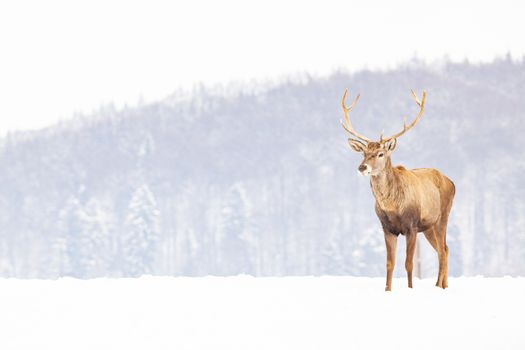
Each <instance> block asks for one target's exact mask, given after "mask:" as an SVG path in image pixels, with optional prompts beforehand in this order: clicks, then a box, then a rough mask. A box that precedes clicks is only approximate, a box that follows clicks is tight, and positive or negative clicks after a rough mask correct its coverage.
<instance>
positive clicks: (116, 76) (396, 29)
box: [0, 0, 525, 135]
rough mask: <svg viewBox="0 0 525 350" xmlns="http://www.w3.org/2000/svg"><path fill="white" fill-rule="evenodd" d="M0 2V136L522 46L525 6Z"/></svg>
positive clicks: (410, 1)
mask: <svg viewBox="0 0 525 350" xmlns="http://www.w3.org/2000/svg"><path fill="white" fill-rule="evenodd" d="M458 2H459V0H452V1H451V0H445V1H433V4H432V5H423V4H424V3H427V2H424V1H418V0H397V1H388V0H378V1H365V0H362V1H359V2H353V1H349V0H346V1H344V0H343V1H337V0H324V1H318V2H307V1H301V2H286V3H285V2H284V1H283V0H264V1H259V2H249V1H234V0H220V1H213V0H200V1H143V2H138V1H83V2H74V1H55V0H46V1H9V2H8V3H7V2H5V1H3V0H0V135H1V134H5V133H6V132H7V131H8V130H16V129H34V128H40V127H43V126H47V125H50V124H52V123H54V122H56V121H58V120H60V119H65V118H68V117H70V116H72V114H73V113H74V112H75V111H77V112H84V113H89V112H90V111H92V110H93V109H96V108H98V107H99V106H100V105H102V104H107V103H109V102H114V103H115V104H116V105H117V106H122V105H123V104H124V103H127V104H128V105H135V104H136V103H137V102H138V101H139V98H140V97H142V98H143V99H144V100H145V101H153V100H157V99H161V98H163V97H165V96H166V95H168V94H169V93H171V92H172V91H174V90H175V89H177V88H180V87H182V88H185V89H190V88H191V87H192V86H194V85H195V84H197V83H204V84H206V85H212V84H215V83H223V82H229V81H232V80H241V81H250V80H252V79H275V78H279V77H282V76H284V75H287V74H293V73H297V72H303V71H307V72H310V73H312V74H321V75H325V74H329V73H330V72H332V71H333V70H335V69H337V68H345V69H348V70H351V71H353V70H357V69H359V68H363V67H368V68H388V67H395V65H396V64H398V63H400V62H403V61H406V60H409V59H410V58H412V57H414V55H417V57H419V58H423V59H425V60H429V61H432V60H435V59H439V58H442V57H444V55H448V56H449V57H450V58H451V59H453V60H462V59H464V58H468V59H470V60H471V61H490V60H491V59H492V58H493V57H494V56H502V55H504V54H505V53H506V52H511V53H512V55H513V56H514V57H521V56H522V55H524V54H525V39H524V36H523V35H524V34H525V2H520V1H518V0H514V1H511V0H498V1H491V2H482V1H479V0H478V1H472V2H467V1H465V2H462V3H461V4H458Z"/></svg>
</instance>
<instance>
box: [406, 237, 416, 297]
mask: <svg viewBox="0 0 525 350" xmlns="http://www.w3.org/2000/svg"><path fill="white" fill-rule="evenodd" d="M416 238H417V233H416V232H410V233H408V234H407V235H406V243H407V253H406V259H405V269H406V270H407V277H408V288H412V270H413V268H414V251H415V249H416Z"/></svg>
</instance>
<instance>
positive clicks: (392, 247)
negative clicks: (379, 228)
mask: <svg viewBox="0 0 525 350" xmlns="http://www.w3.org/2000/svg"><path fill="white" fill-rule="evenodd" d="M384 233H385V243H386V287H385V291H391V290H392V274H393V272H394V266H395V264H396V248H397V236H396V235H394V234H392V233H390V232H387V231H385V232H384Z"/></svg>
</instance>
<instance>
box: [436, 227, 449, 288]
mask: <svg viewBox="0 0 525 350" xmlns="http://www.w3.org/2000/svg"><path fill="white" fill-rule="evenodd" d="M434 231H435V233H436V235H435V237H436V247H437V249H436V250H437V253H438V259H439V274H438V280H437V282H436V287H440V288H443V289H445V288H447V287H448V276H447V275H448V247H447V243H446V232H447V230H446V225H438V227H435V228H434Z"/></svg>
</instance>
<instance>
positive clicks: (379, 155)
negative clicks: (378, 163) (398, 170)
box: [377, 152, 385, 158]
mask: <svg viewBox="0 0 525 350" xmlns="http://www.w3.org/2000/svg"><path fill="white" fill-rule="evenodd" d="M384 155H385V154H384V153H382V152H381V153H379V154H378V155H377V157H378V158H381V157H382V156H384Z"/></svg>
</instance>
